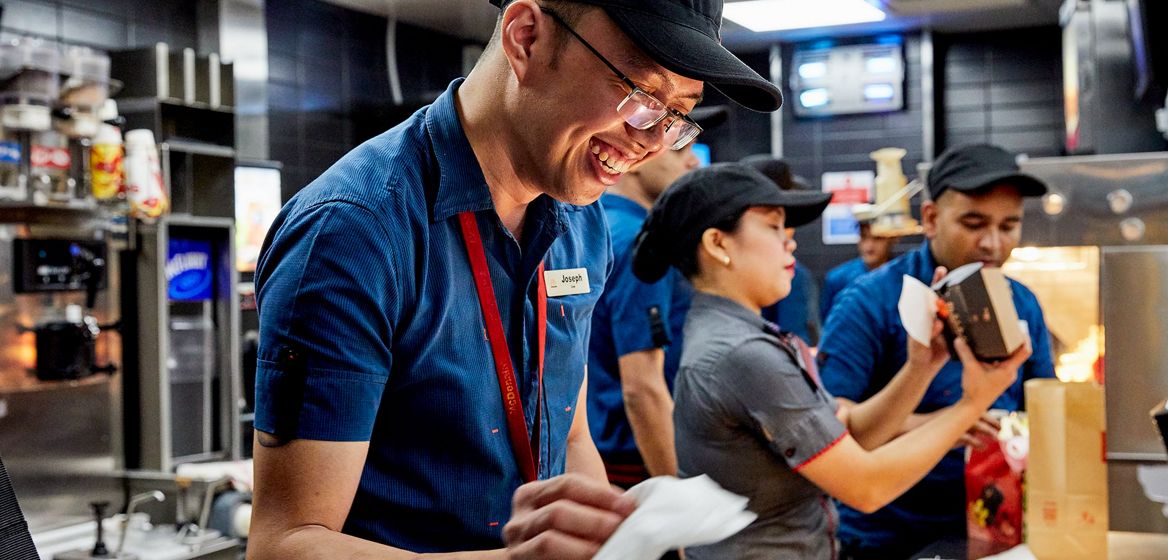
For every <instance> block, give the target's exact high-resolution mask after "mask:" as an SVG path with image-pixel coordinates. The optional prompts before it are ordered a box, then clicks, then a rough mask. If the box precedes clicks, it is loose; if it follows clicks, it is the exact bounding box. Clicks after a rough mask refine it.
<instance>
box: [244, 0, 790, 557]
mask: <svg viewBox="0 0 1168 560" xmlns="http://www.w3.org/2000/svg"><path fill="white" fill-rule="evenodd" d="M495 3H496V5H500V4H502V6H501V8H502V11H501V15H500V17H499V20H498V26H497V29H496V32H495V34H494V36H493V37H492V39H491V41H490V43H489V44H488V45H487V48H486V50H485V52H484V53H483V56H482V57H481V59H480V60H479V62H478V64H477V65H476V66H475V68H474V70H473V71H472V72H471V74H470V76H468V77H467V78H466V79H465V80H462V79H460V80H456V81H455V82H453V83H452V84H451V86H450V88H449V89H448V90H447V91H446V92H445V93H443V94H442V95H441V96H439V97H438V99H437V100H436V101H435V102H434V103H433V104H432V105H430V106H429V107H427V108H424V109H422V110H420V111H419V112H417V113H416V114H415V115H414V116H412V117H411V118H410V119H408V120H407V121H406V122H404V123H402V124H401V125H399V126H397V127H395V128H393V129H392V130H390V131H388V132H386V133H385V134H382V135H381V136H379V137H377V138H374V139H372V140H370V141H369V142H366V143H365V144H363V145H362V146H360V147H358V148H357V149H355V150H353V151H352V152H350V153H349V154H348V155H346V156H345V157H344V158H342V159H341V161H339V162H338V163H337V164H336V165H334V166H333V167H332V168H330V169H329V170H328V171H326V172H325V173H324V174H323V175H322V176H321V177H319V178H318V179H317V180H315V181H314V182H313V183H312V184H310V185H309V186H307V187H305V188H304V189H303V190H302V191H300V193H299V194H297V195H296V196H295V197H294V198H293V199H292V200H291V201H289V203H288V204H287V205H286V206H285V207H284V209H283V211H282V212H281V214H280V216H279V217H278V218H277V220H276V222H275V223H274V225H273V228H272V231H271V232H270V234H269V237H268V240H267V242H266V245H265V248H264V251H263V255H262V257H261V259H260V262H259V265H258V268H257V273H256V289H257V290H256V291H257V300H258V303H259V313H260V342H259V361H258V367H257V374H256V377H257V381H256V401H257V403H256V419H255V426H256V430H257V438H256V441H257V443H258V444H259V445H257V446H256V449H255V503H254V505H255V514H254V516H253V523H252V533H251V539H250V542H249V546H248V553H249V555H250V556H251V557H252V558H255V559H259V558H277V559H280V560H286V559H297V558H326V557H327V558H350V557H357V556H366V557H378V558H405V557H409V558H413V557H416V555H417V553H449V552H454V553H459V552H458V551H482V552H475V553H466V552H461V553H459V557H465V558H476V557H480V558H513V559H518V558H535V557H539V558H557V559H572V558H590V557H591V556H592V555H593V554H594V553H595V552H596V550H597V549H598V547H599V546H600V544H601V543H603V542H604V541H605V540H607V538H608V536H609V535H610V534H611V533H612V531H614V530H615V528H616V527H617V525H618V524H619V523H620V521H621V520H622V519H623V518H624V516H626V515H628V514H629V513H630V512H631V510H632V508H633V503H632V500H631V499H630V498H629V497H625V496H622V495H621V494H620V493H619V492H617V491H614V490H612V489H611V488H610V487H609V486H608V484H607V482H606V481H605V478H604V470H603V465H602V463H601V461H600V458H599V456H598V454H597V452H596V448H595V446H594V445H593V443H592V440H591V438H590V437H589V435H588V428H587V418H586V413H585V407H584V403H585V391H584V390H583V389H582V386H583V383H584V377H585V364H586V362H587V354H586V353H587V347H588V344H587V340H588V333H589V326H590V318H591V312H592V307H593V305H594V304H595V302H596V299H597V298H598V297H599V294H600V292H601V290H602V289H603V286H604V282H605V278H606V277H607V274H608V271H609V269H610V268H611V257H610V249H609V238H608V232H607V229H606V228H605V225H604V217H603V214H602V210H601V209H600V207H599V205H598V204H595V202H596V200H597V198H599V196H600V195H601V193H602V192H603V191H604V189H605V188H606V187H608V186H610V185H612V184H614V183H616V182H617V181H618V180H619V179H620V176H621V175H622V174H623V173H624V172H626V171H628V170H629V169H630V168H632V167H633V166H635V165H637V164H639V163H641V162H643V161H645V160H648V159H650V158H652V157H654V156H656V155H658V154H659V153H660V152H662V151H663V150H669V149H680V148H683V147H685V146H686V145H687V144H688V143H689V142H690V141H692V140H693V138H694V136H696V135H697V133H698V132H700V128H699V127H697V126H696V125H695V124H694V123H693V121H692V119H690V118H689V117H688V116H686V113H688V112H689V111H690V110H692V109H693V107H694V106H695V105H696V104H697V102H698V101H699V100H700V99H701V97H702V90H703V83H704V82H709V83H710V85H711V86H713V87H715V88H718V89H719V90H720V91H722V92H723V93H725V94H726V95H727V96H728V97H730V98H731V99H733V100H735V101H737V102H739V103H742V104H743V105H746V106H747V107H750V108H753V109H757V110H762V111H772V110H774V109H776V108H778V106H779V104H780V103H781V96H780V94H779V92H778V89H777V88H775V86H774V85H773V84H770V83H769V82H767V81H766V80H765V79H763V78H762V77H760V76H759V75H758V74H757V73H755V72H753V71H752V70H750V68H748V67H747V66H746V65H745V64H743V63H742V62H740V61H739V60H738V59H737V58H735V57H734V55H732V54H730V53H729V52H728V51H726V50H725V49H724V48H723V47H722V46H721V45H720V43H719V39H718V34H719V25H720V22H721V12H722V2H721V0H703V1H696V0H621V1H618V0H604V1H601V0H595V1H587V2H565V1H553V0H544V1H536V0H512V1H509V2H502V1H496V2H495ZM573 205H575V206H573ZM564 473H567V474H566V475H565V476H560V475H563V474H564ZM525 482H529V484H524V483H525ZM504 545H506V546H507V547H508V549H507V550H500V549H501V548H502V547H504Z"/></svg>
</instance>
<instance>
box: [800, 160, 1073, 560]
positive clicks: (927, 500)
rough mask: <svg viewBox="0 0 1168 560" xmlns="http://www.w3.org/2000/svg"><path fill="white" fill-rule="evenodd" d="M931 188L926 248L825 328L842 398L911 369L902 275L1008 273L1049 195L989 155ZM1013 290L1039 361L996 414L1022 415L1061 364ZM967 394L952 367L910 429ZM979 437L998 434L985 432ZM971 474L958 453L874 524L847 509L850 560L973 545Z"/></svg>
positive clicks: (945, 163) (932, 181)
mask: <svg viewBox="0 0 1168 560" xmlns="http://www.w3.org/2000/svg"><path fill="white" fill-rule="evenodd" d="M927 187H928V192H929V195H930V196H929V198H930V199H929V200H928V201H926V202H925V203H924V204H922V205H921V221H922V222H923V225H924V229H925V237H926V238H927V240H926V242H925V243H924V244H923V245H922V246H921V247H920V248H919V249H917V250H915V251H913V252H911V253H908V254H905V255H902V256H901V257H898V258H896V259H893V260H892V261H890V262H889V263H888V264H886V265H885V266H883V267H882V268H880V269H877V270H876V271H874V272H872V273H870V274H867V275H864V276H862V277H860V278H859V279H857V280H856V281H855V282H853V283H852V285H851V286H850V287H849V288H847V289H845V290H844V292H843V293H842V294H841V295H840V297H839V299H838V303H836V305H835V308H834V309H833V310H832V312H831V314H830V316H829V317H828V319H827V323H826V324H825V325H824V333H823V339H822V340H821V342H820V346H819V354H818V361H819V363H820V371H821V373H822V376H823V382H824V385H825V386H826V387H827V389H828V390H829V391H830V392H831V393H832V394H834V395H836V396H837V397H842V398H845V399H850V400H852V401H857V402H861V401H864V400H865V399H868V398H869V397H871V396H872V395H873V394H874V393H875V392H877V391H879V390H880V388H881V387H883V386H884V385H885V384H886V383H888V380H889V379H890V377H891V375H892V374H893V373H895V372H896V370H897V369H898V368H899V367H900V366H901V364H903V363H904V362H905V359H906V357H905V350H904V349H905V336H906V335H905V331H904V327H903V326H902V325H901V323H900V317H899V313H898V311H897V300H898V298H899V295H900V290H901V283H902V276H903V275H906V274H907V275H910V276H913V277H915V278H917V279H918V280H920V281H922V282H925V283H929V282H931V281H932V277H933V273H934V269H935V268H936V267H938V266H940V267H945V268H947V269H949V270H952V269H954V268H956V267H959V266H962V265H965V264H969V263H973V262H981V263H983V264H984V265H985V266H992V267H1000V266H1002V263H1003V262H1005V261H1006V259H1008V258H1009V256H1010V252H1011V251H1012V250H1013V249H1014V247H1016V246H1017V245H1018V241H1019V238H1020V235H1021V227H1022V200H1023V197H1030V196H1041V195H1042V194H1044V193H1045V192H1046V186H1045V185H1043V184H1042V183H1041V182H1039V181H1038V180H1037V179H1035V178H1033V177H1030V176H1028V175H1025V174H1022V173H1020V172H1019V170H1018V166H1017V164H1016V163H1015V159H1014V156H1013V155H1012V154H1010V153H1009V152H1007V151H1005V150H1003V149H1001V148H998V147H996V146H989V145H969V146H961V147H956V148H953V149H950V150H948V151H946V152H945V153H944V154H941V156H940V157H938V158H937V161H936V162H935V163H934V164H933V167H932V170H931V171H930V172H929V174H928V179H927ZM1010 287H1011V291H1012V293H1013V301H1014V306H1015V307H1016V308H1017V310H1018V317H1019V318H1020V319H1022V320H1024V321H1026V322H1027V326H1028V333H1029V335H1030V340H1031V343H1032V345H1033V354H1032V355H1031V357H1030V358H1029V359H1028V360H1027V361H1026V362H1025V363H1024V364H1023V366H1022V367H1021V368H1020V369H1019V370H1018V379H1017V381H1016V382H1015V384H1014V386H1013V387H1011V388H1010V389H1007V390H1006V392H1005V393H1003V394H1002V396H1001V397H1000V398H999V399H998V400H997V401H996V402H995V403H994V404H993V407H992V408H999V409H1005V410H1019V409H1022V408H1023V407H1024V404H1025V403H1024V399H1023V393H1022V384H1023V383H1024V382H1025V381H1026V380H1028V379H1033V378H1038V377H1053V376H1054V364H1053V362H1052V357H1051V351H1050V338H1049V334H1048V332H1047V329H1046V322H1045V320H1044V319H1043V315H1042V309H1041V308H1040V307H1039V304H1038V300H1037V299H1036V298H1035V297H1034V294H1033V293H1032V292H1031V291H1030V290H1028V289H1027V288H1026V287H1025V286H1023V285H1022V284H1020V283H1018V282H1016V281H1014V280H1010ZM961 394H962V385H961V364H960V363H959V362H957V361H956V360H953V361H950V362H949V363H948V364H946V365H945V367H944V368H942V369H941V371H940V373H938V374H937V376H936V378H935V379H934V380H933V382H932V384H931V385H930V386H929V388H928V391H927V392H926V393H925V396H924V398H923V399H922V400H921V404H920V406H919V407H918V408H917V410H916V412H917V414H915V415H914V416H912V417H910V419H909V421H908V423H906V425H905V429H910V428H912V427H914V426H916V425H920V424H922V423H925V422H929V421H930V420H931V419H932V418H933V417H934V416H935V415H936V414H937V412H938V411H939V410H942V409H945V408H946V407H948V406H950V405H952V404H953V403H954V402H956V401H957V400H958V399H959V398H960V397H961ZM979 427H980V428H981V429H990V428H991V427H990V426H988V425H987V424H985V423H981V424H979ZM862 443H864V445H865V446H870V445H879V444H880V443H881V442H880V441H873V442H862ZM954 443H955V444H956V443H957V442H954ZM963 468H964V450H963V449H961V448H957V449H954V450H952V451H951V452H950V453H949V455H948V456H947V457H945V459H943V460H942V461H941V463H940V464H939V465H938V466H937V468H935V469H934V470H933V472H931V473H930V474H929V475H928V476H927V477H926V478H925V479H924V480H923V481H922V482H920V483H919V484H917V485H916V486H914V487H913V488H912V489H911V490H909V491H908V492H907V493H905V494H904V495H903V496H901V497H900V498H898V499H897V500H896V501H894V502H893V503H892V504H890V505H888V506H887V507H884V508H883V509H880V510H879V511H876V512H875V513H872V514H870V515H863V514H861V513H860V512H858V511H856V510H854V509H850V508H847V507H841V508H840V517H841V527H840V540H841V542H842V544H843V547H844V551H845V555H844V558H856V559H868V558H879V559H881V560H896V559H899V558H905V557H908V556H909V555H911V554H913V553H914V552H916V551H917V550H920V549H921V548H924V547H925V546H926V545H928V544H929V543H930V542H933V541H936V540H938V539H940V538H943V537H946V536H961V535H964V532H965V489H964V478H963Z"/></svg>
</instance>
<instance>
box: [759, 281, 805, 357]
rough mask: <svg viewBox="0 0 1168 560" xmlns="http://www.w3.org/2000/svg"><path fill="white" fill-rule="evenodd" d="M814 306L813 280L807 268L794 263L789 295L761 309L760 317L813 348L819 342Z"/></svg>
mask: <svg viewBox="0 0 1168 560" xmlns="http://www.w3.org/2000/svg"><path fill="white" fill-rule="evenodd" d="M814 305H815V279H814V278H813V277H812V275H811V271H810V270H807V267H805V266H803V264H802V263H800V262H798V261H796V262H795V275H794V276H792V277H791V293H789V294H787V297H785V298H783V299H781V300H779V301H778V302H777V303H775V304H774V305H771V306H768V307H764V308H762V316H763V318H764V319H766V320H768V321H770V322H772V323H774V324H776V325H778V326H780V327H782V329H783V330H784V331H787V332H789V333H794V334H795V335H798V337H799V338H802V339H803V341H804V342H806V343H808V344H810V345H812V346H815V344H816V342H818V341H819V317H817V316H816V315H815V308H814Z"/></svg>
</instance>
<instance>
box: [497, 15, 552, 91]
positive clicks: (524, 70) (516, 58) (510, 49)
mask: <svg viewBox="0 0 1168 560" xmlns="http://www.w3.org/2000/svg"><path fill="white" fill-rule="evenodd" d="M551 26H552V22H551V20H550V18H546V17H544V16H543V13H541V12H540V10H539V5H538V4H536V3H535V2H533V1H532V0H517V1H516V2H512V3H511V5H510V6H507V10H506V11H504V12H503V21H502V22H501V23H500V33H499V41H500V46H501V47H502V49H503V56H505V57H507V64H508V65H509V66H510V67H511V72H513V73H514V74H515V79H516V80H518V81H519V82H520V83H522V82H523V80H524V79H526V78H527V76H528V73H529V72H530V71H531V69H532V64H533V63H532V60H533V59H534V54H535V53H536V52H537V49H538V48H539V47H542V46H543V45H544V44H550V37H551V35H552V32H553V30H552V28H551Z"/></svg>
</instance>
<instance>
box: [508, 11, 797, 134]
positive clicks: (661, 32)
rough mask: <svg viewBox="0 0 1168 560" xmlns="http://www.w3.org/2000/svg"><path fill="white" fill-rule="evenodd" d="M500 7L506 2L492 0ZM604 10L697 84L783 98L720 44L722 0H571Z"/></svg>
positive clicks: (767, 102) (763, 103)
mask: <svg viewBox="0 0 1168 560" xmlns="http://www.w3.org/2000/svg"><path fill="white" fill-rule="evenodd" d="M490 1H491V3H492V4H494V5H496V6H502V5H503V4H505V3H506V2H507V0H490ZM573 1H575V2H578V3H580V4H592V5H594V6H599V7H601V8H603V9H604V12H605V13H606V14H608V17H610V18H612V20H613V21H614V22H616V24H617V26H618V27H620V28H621V31H624V32H625V34H626V35H628V36H629V38H630V39H632V40H633V42H634V43H636V45H637V46H638V47H640V48H641V50H643V51H645V53H646V54H648V55H649V56H650V57H652V58H653V60H654V61H656V62H657V63H658V64H660V65H661V66H664V67H665V68H667V69H669V70H670V71H672V72H676V73H677V74H680V75H682V76H685V77H687V78H692V79H695V80H701V81H703V82H706V83H708V84H710V85H711V86H713V88H714V89H716V90H718V91H720V92H722V93H723V94H724V95H725V96H726V97H728V98H730V99H731V100H733V101H734V102H735V103H738V104H740V105H742V106H743V107H746V108H747V109H753V110H755V111H760V112H770V111H775V110H777V109H778V108H779V107H780V106H782V104H783V94H782V93H780V92H779V88H778V87H776V86H775V84H772V83H771V82H770V81H769V80H767V79H765V78H763V77H762V76H760V75H759V74H758V72H755V71H754V70H753V69H751V68H750V67H749V66H747V65H746V63H744V62H742V61H741V60H739V59H738V57H737V56H734V54H732V53H731V52H730V51H728V50H726V47H723V46H722V39H721V27H722V0H573Z"/></svg>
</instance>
